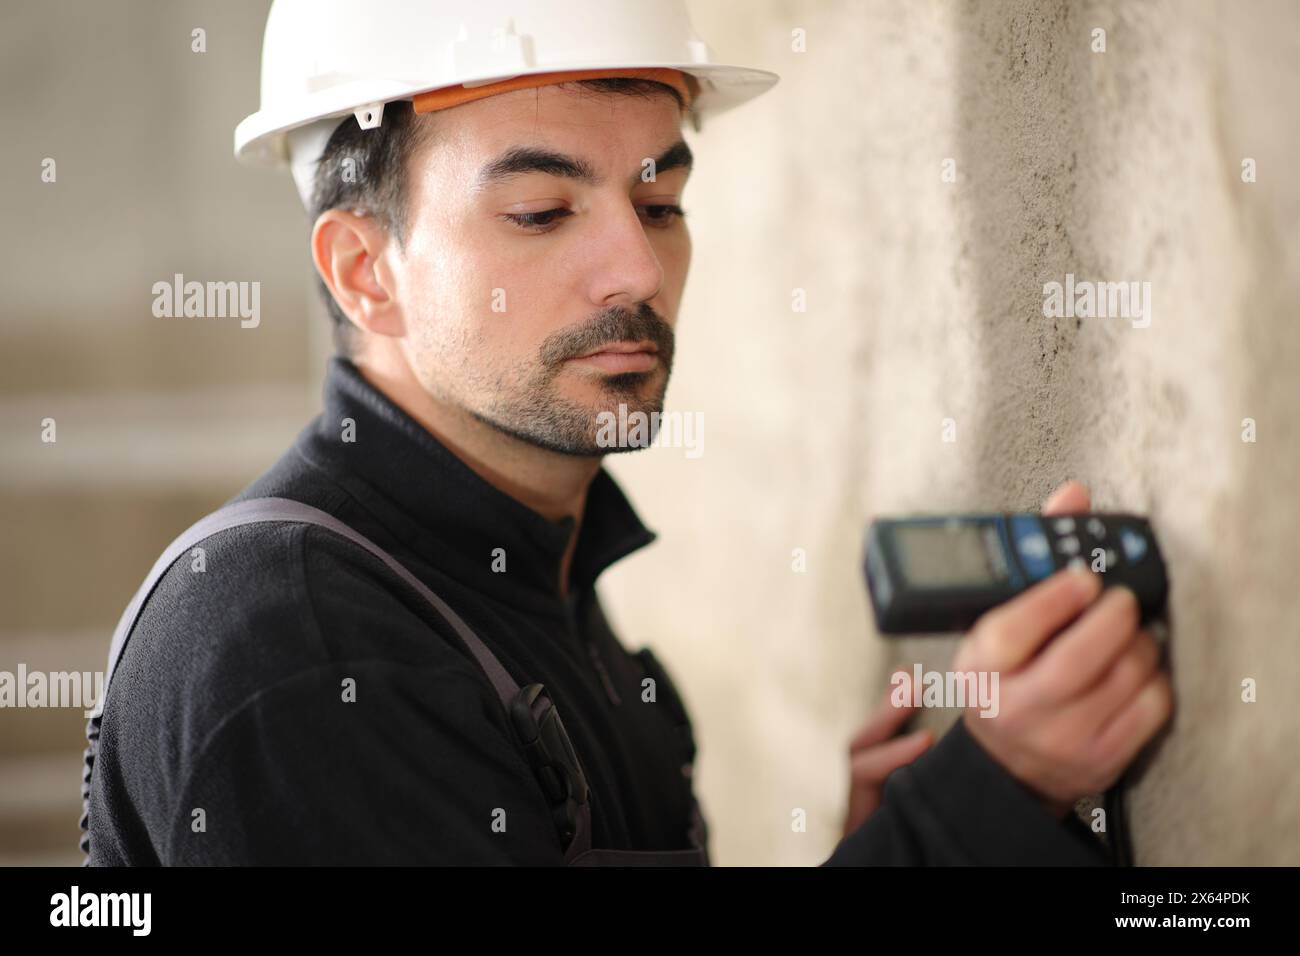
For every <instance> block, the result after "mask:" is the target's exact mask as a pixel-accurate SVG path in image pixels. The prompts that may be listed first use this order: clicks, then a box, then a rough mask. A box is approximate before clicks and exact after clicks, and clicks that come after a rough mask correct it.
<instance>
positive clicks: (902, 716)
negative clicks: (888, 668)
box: [849, 668, 916, 753]
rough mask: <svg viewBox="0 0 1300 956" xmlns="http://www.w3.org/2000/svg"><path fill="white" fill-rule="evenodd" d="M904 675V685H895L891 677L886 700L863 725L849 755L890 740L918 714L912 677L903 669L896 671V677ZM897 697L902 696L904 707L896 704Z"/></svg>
mask: <svg viewBox="0 0 1300 956" xmlns="http://www.w3.org/2000/svg"><path fill="white" fill-rule="evenodd" d="M899 674H901V675H903V680H902V683H895V682H894V678H893V677H891V683H890V685H889V690H888V691H886V692H885V697H884V699H883V700H882V701H881V702H880V703H878V704H877V705H876V709H875V710H873V711H872V712H871V716H870V717H868V718H867V722H866V723H864V724H863V725H862V727H861V728H860V729H859V730H858V732H857V733H856V734H854V735H853V739H852V740H851V741H850V742H849V753H856V752H857V751H859V750H861V749H862V748H864V747H871V746H874V745H875V744H878V743H881V742H882V741H885V740H888V739H889V738H890V737H892V736H894V734H895V733H896V732H897V731H898V728H899V727H901V726H903V724H905V723H906V722H907V718H909V717H911V716H912V714H914V713H916V708H915V707H913V706H912V675H911V674H909V673H908V672H907V671H905V670H902V669H901V668H896V669H895V670H894V675H899ZM895 695H901V698H902V700H903V701H904V704H903V706H901V707H899V706H897V705H895V704H894V697H895Z"/></svg>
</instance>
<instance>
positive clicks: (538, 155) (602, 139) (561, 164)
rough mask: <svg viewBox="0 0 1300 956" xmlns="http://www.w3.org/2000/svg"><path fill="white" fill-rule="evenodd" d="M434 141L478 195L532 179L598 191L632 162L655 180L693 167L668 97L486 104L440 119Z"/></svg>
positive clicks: (547, 93)
mask: <svg viewBox="0 0 1300 956" xmlns="http://www.w3.org/2000/svg"><path fill="white" fill-rule="evenodd" d="M437 124H438V129H436V130H435V132H434V136H433V140H434V142H435V143H440V144H441V145H442V146H443V147H445V149H446V150H447V151H451V152H454V153H455V154H456V161H457V165H458V166H459V167H461V168H460V169H459V170H458V173H459V175H460V176H463V177H465V178H467V179H469V180H470V181H471V184H472V185H473V186H474V188H476V189H485V188H491V187H492V186H496V185H500V184H502V183H505V182H509V181H510V180H512V179H514V178H516V177H518V176H520V175H526V174H528V173H530V172H534V173H536V172H540V173H547V174H549V175H554V176H561V177H564V178H568V179H573V180H576V181H580V182H583V183H586V184H591V185H596V184H599V183H601V182H604V181H605V180H606V179H607V178H608V177H609V176H611V175H612V176H614V177H615V178H617V179H619V180H622V179H624V178H625V177H626V176H627V174H628V172H629V169H628V168H625V167H626V166H627V164H628V163H629V162H631V163H633V164H634V165H635V166H636V172H637V174H638V176H639V174H640V166H641V164H642V162H643V160H645V159H651V160H654V161H655V169H656V173H658V172H661V171H662V172H667V171H668V170H670V169H677V168H685V169H689V168H690V166H691V161H692V156H691V152H690V148H689V147H688V146H687V145H686V143H685V141H684V140H683V139H682V135H681V126H682V114H681V110H680V107H679V106H678V104H677V101H676V100H675V99H674V98H673V97H672V96H671V95H669V94H666V93H665V94H664V95H662V96H659V95H655V96H650V97H645V96H630V95H624V94H608V93H600V92H593V91H588V90H583V89H579V90H572V89H569V88H561V87H557V86H547V87H539V88H536V89H528V90H516V91H512V92H510V93H503V94H500V95H498V96H492V97H486V98H484V99H482V100H476V101H474V102H471V103H467V104H464V105H463V106H459V107H456V108H454V109H451V110H448V111H447V112H446V113H445V114H443V115H440V116H438V117H437Z"/></svg>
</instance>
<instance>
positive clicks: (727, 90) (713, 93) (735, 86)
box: [235, 63, 780, 167]
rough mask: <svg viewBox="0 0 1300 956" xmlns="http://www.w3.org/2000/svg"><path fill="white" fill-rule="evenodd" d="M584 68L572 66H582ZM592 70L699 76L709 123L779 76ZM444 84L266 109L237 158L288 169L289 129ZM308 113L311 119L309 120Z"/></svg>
mask: <svg viewBox="0 0 1300 956" xmlns="http://www.w3.org/2000/svg"><path fill="white" fill-rule="evenodd" d="M584 66H587V65H585V64H573V68H583V67H584ZM589 66H590V68H593V69H597V68H601V67H609V66H617V67H620V68H635V69H641V68H661V69H674V70H680V71H681V72H683V73H686V74H689V75H690V76H693V77H695V78H696V80H697V81H699V84H700V92H699V94H698V95H697V96H696V99H695V102H694V103H693V104H692V107H691V112H692V113H693V114H694V115H695V116H696V117H697V118H698V119H707V118H709V117H712V116H717V115H719V114H721V113H724V112H726V111H727V110H730V109H733V108H735V107H736V106H739V105H740V104H742V103H745V102H748V101H749V100H751V99H754V98H755V97H757V96H759V95H761V94H763V93H765V92H767V91H768V90H770V89H771V88H772V87H773V86H775V85H776V84H777V82H778V81H779V80H780V77H779V76H778V75H777V74H776V73H772V72H770V71H768V70H759V69H754V68H752V67H743V66H733V65H730V64H723V63H716V64H715V63H710V64H700V63H618V64H603V63H592V64H590V65H589ZM549 72H554V67H550V68H545V69H541V68H539V69H536V70H525V71H521V72H518V73H514V74H512V76H525V75H534V74H538V73H549ZM508 78H509V77H504V76H483V77H470V78H467V79H465V80H464V81H462V83H463V84H478V83H487V82H492V81H495V80H503V79H508ZM440 88H442V87H440V86H432V87H430V86H423V85H419V84H412V83H409V82H406V81H403V80H397V79H370V80H362V81H356V82H351V83H344V84H339V85H336V86H331V87H330V88H328V89H325V90H320V91H318V92H316V93H313V94H310V96H309V97H308V99H309V100H310V103H309V105H308V106H307V107H306V108H304V104H303V102H302V100H299V101H297V102H296V103H294V105H293V107H292V109H291V110H290V109H282V110H275V109H262V110H258V111H257V112H256V113H253V114H252V115H250V116H248V117H245V118H244V120H242V121H241V122H240V124H239V125H238V126H237V127H235V158H236V159H237V160H239V161H240V162H241V163H244V164H245V165H249V166H264V167H284V166H287V165H288V164H289V160H290V156H289V149H288V143H287V139H286V134H287V133H288V132H289V131H290V130H294V129H297V128H299V127H302V126H308V125H311V124H313V123H318V122H320V121H321V120H327V119H332V118H338V119H342V118H344V117H346V116H348V115H350V114H352V113H354V112H355V111H357V110H359V109H362V108H364V107H366V106H371V105H374V104H377V103H391V102H394V101H398V100H407V99H412V98H413V97H415V96H416V95H418V94H420V93H427V92H430V91H431V90H436V89H440ZM304 113H306V116H304Z"/></svg>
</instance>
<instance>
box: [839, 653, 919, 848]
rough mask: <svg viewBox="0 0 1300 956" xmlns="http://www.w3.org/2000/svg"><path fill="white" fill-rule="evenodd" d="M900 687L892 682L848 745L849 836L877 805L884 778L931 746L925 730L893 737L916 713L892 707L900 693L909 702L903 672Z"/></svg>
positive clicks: (909, 688)
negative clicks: (896, 695)
mask: <svg viewBox="0 0 1300 956" xmlns="http://www.w3.org/2000/svg"><path fill="white" fill-rule="evenodd" d="M900 672H901V673H902V674H903V675H905V678H906V679H905V680H904V682H903V683H902V684H901V685H896V684H895V683H892V682H891V685H890V688H889V692H888V693H886V694H885V697H884V699H883V700H882V701H881V702H880V703H879V704H878V705H877V706H876V710H875V711H874V712H873V713H872V715H871V716H870V717H869V718H867V722H866V723H865V724H863V725H862V728H861V729H860V730H859V731H858V732H857V734H856V735H855V736H854V738H853V740H852V742H851V743H850V744H849V809H848V812H847V813H846V814H845V816H844V835H845V836H848V835H849V834H850V833H852V832H853V831H854V830H856V829H857V828H858V827H859V826H861V825H862V822H863V821H864V820H866V819H867V817H869V816H870V815H871V814H872V813H874V812H875V810H876V808H877V807H879V806H880V792H881V790H882V789H883V787H884V785H885V778H886V777H887V776H889V775H890V774H891V773H893V772H894V771H895V770H897V769H898V768H899V767H901V766H903V765H904V764H909V763H911V762H912V761H913V760H915V759H916V758H917V757H919V756H921V754H923V753H925V751H926V750H927V749H928V748H929V746H930V745H931V744H932V743H934V735H933V734H931V733H930V731H928V730H918V731H916V732H915V733H911V734H905V735H903V736H902V737H898V738H895V737H894V734H895V733H897V731H898V729H899V728H900V727H902V726H903V724H905V723H906V722H907V718H908V717H910V716H911V715H912V714H913V713H915V711H916V708H915V707H913V706H912V705H911V704H910V703H908V704H907V705H906V706H903V707H895V706H894V704H893V702H892V701H891V700H890V698H891V697H892V696H893V695H894V694H895V693H899V692H900V689H901V692H902V693H903V694H904V695H905V696H904V697H903V699H904V700H906V701H909V702H910V701H911V699H912V685H911V675H910V674H909V673H908V672H907V671H906V670H905V669H903V670H895V672H894V673H895V674H898V673H900Z"/></svg>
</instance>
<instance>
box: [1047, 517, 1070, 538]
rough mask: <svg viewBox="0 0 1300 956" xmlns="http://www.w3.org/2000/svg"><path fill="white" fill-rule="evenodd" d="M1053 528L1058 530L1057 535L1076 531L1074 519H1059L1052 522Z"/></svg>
mask: <svg viewBox="0 0 1300 956" xmlns="http://www.w3.org/2000/svg"><path fill="white" fill-rule="evenodd" d="M1052 527H1053V528H1055V529H1056V533H1057V534H1069V533H1070V532H1071V531H1073V530H1074V519H1073V518H1057V519H1056V520H1055V521H1053V522H1052Z"/></svg>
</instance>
